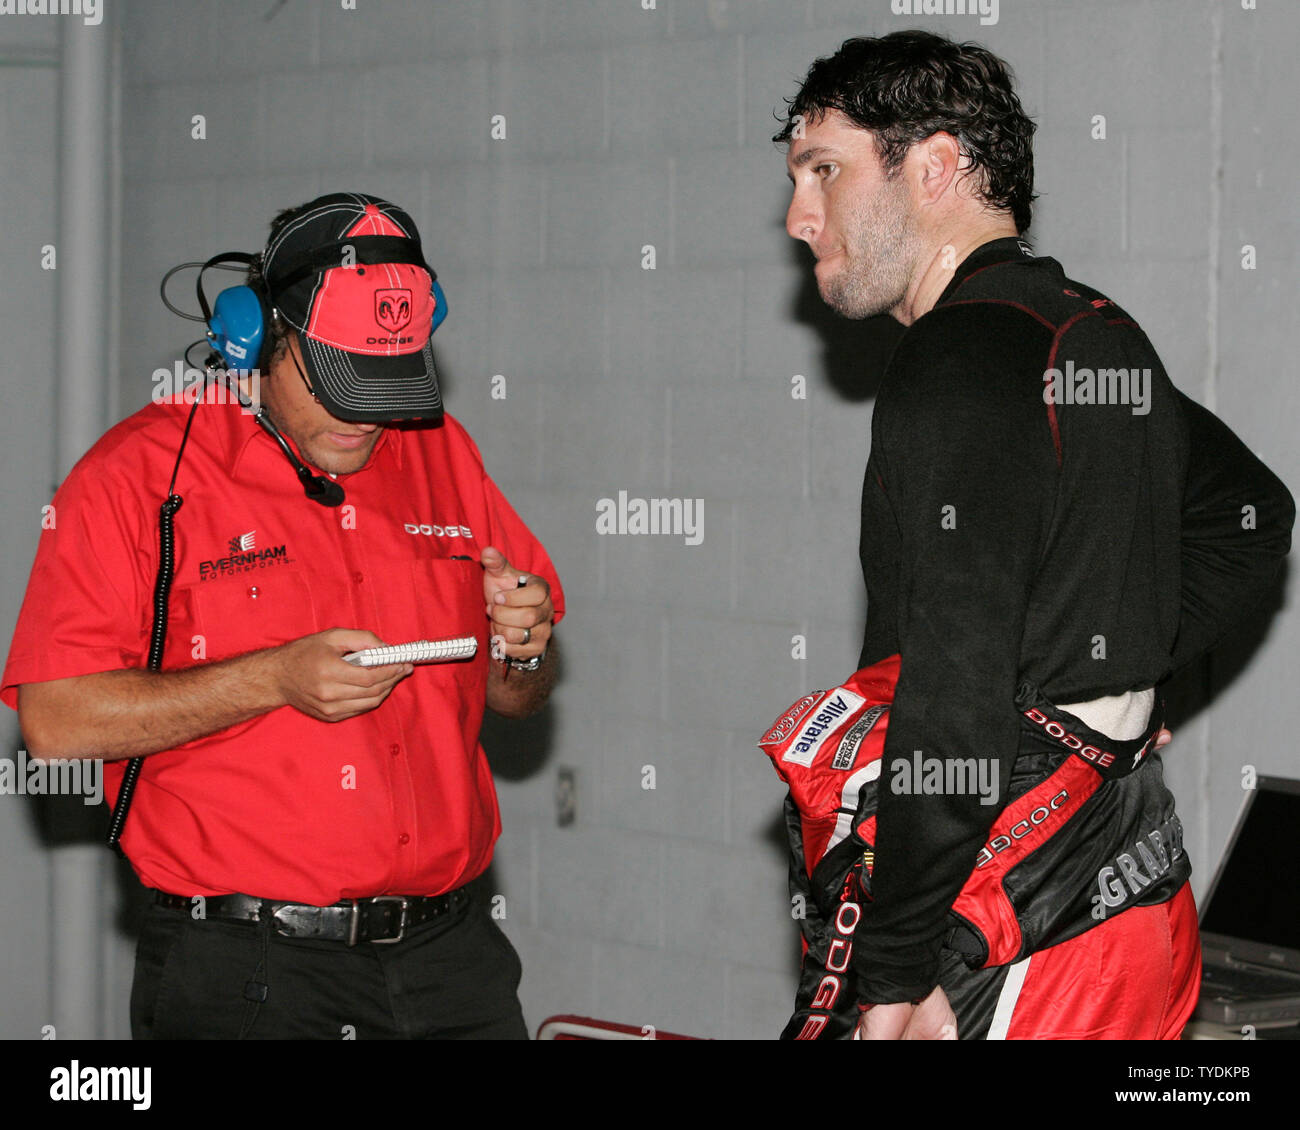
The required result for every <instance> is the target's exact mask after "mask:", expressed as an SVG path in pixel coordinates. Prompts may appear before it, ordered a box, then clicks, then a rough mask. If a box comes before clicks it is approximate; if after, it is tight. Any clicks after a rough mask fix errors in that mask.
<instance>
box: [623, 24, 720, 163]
mask: <svg viewBox="0 0 1300 1130" xmlns="http://www.w3.org/2000/svg"><path fill="white" fill-rule="evenodd" d="M607 58H608V67H609V148H610V151H611V152H612V153H614V154H616V155H617V154H624V153H630V154H638V155H639V154H644V153H662V152H669V153H683V152H685V153H704V152H709V151H712V150H714V149H715V148H717V147H719V146H721V147H723V148H724V149H729V148H731V147H732V146H734V145H736V144H737V142H738V140H739V129H740V123H739V99H740V93H739V85H738V84H739V80H740V47H739V41H738V40H737V39H736V38H734V37H718V38H710V39H703V40H696V41H693V42H692V41H687V42H672V43H647V44H643V45H639V46H637V47H620V48H611V49H610V51H609V52H608V56H607Z"/></svg>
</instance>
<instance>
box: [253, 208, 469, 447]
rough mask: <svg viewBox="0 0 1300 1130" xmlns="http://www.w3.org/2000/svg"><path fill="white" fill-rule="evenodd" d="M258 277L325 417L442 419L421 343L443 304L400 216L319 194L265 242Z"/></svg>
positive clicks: (414, 235)
mask: <svg viewBox="0 0 1300 1130" xmlns="http://www.w3.org/2000/svg"><path fill="white" fill-rule="evenodd" d="M262 273H263V277H264V278H265V279H266V285H267V291H268V294H269V298H270V302H271V305H272V306H273V307H274V308H275V309H276V310H277V311H278V312H279V314H280V316H281V317H282V318H283V319H284V320H285V321H286V322H288V323H289V325H291V326H293V327H294V328H295V329H296V330H298V331H299V333H300V334H301V338H300V341H301V343H302V353H303V360H304V362H305V363H306V366H307V374H308V377H309V378H310V380H311V383H312V387H313V390H314V392H315V393H316V396H317V398H318V399H319V400H320V402H321V404H322V405H324V407H325V409H326V411H328V412H329V413H330V414H331V415H332V416H335V417H337V418H338V419H341V420H357V421H365V422H369V421H378V422H387V421H392V420H414V419H420V420H429V421H433V422H436V421H440V420H441V419H442V395H441V393H440V391H439V389H438V377H437V374H436V373H435V372H434V368H433V352H432V350H431V348H430V345H429V342H430V337H431V335H432V334H433V331H434V330H435V329H436V328H437V327H438V325H439V324H441V322H442V319H443V318H444V317H446V312H447V305H446V299H445V298H444V297H443V294H442V288H441V287H440V286H439V285H438V282H437V275H436V274H435V272H434V270H433V268H432V267H430V266H429V265H428V263H426V262H425V260H424V252H423V249H422V248H421V246H420V233H419V231H418V230H417V229H416V226H415V221H414V220H412V219H411V217H410V216H409V215H408V214H407V213H406V212H404V211H403V210H402V209H401V208H398V207H397V206H396V205H395V204H391V203H389V202H388V201H387V200H380V199H379V198H378V197H374V196H366V195H364V194H362V193H358V192H336V193H331V194H329V195H327V196H321V197H319V198H317V199H316V200H313V201H311V203H310V204H308V205H306V206H305V209H304V210H303V212H302V213H301V215H299V216H297V217H295V218H294V219H293V220H290V221H289V222H288V223H286V224H285V225H284V226H283V227H282V228H281V229H280V230H279V231H278V232H276V234H275V235H274V236H273V237H272V238H271V240H270V242H269V243H268V244H267V245H266V249H265V251H264V252H263V253H262Z"/></svg>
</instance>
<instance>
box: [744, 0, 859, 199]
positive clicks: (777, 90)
mask: <svg viewBox="0 0 1300 1130" xmlns="http://www.w3.org/2000/svg"><path fill="white" fill-rule="evenodd" d="M852 3H853V7H854V9H855V14H854V16H853V18H852V20H850V21H849V24H850V25H851V26H850V27H849V29H848V30H845V29H844V28H842V27H836V28H834V29H833V30H822V29H819V30H816V31H789V32H777V33H775V34H773V33H765V34H759V35H750V36H747V37H746V38H745V63H744V71H745V85H744V92H743V93H744V97H743V101H742V108H743V113H742V121H743V125H744V138H743V143H744V144H745V145H746V146H748V147H752V148H754V149H755V150H756V151H766V152H768V153H771V154H772V155H773V157H774V158H775V159H776V161H777V162H778V169H777V175H778V176H779V177H780V178H781V183H782V184H783V185H786V187H787V188H788V187H789V182H788V181H786V179H785V169H784V166H783V165H781V162H784V160H785V147H784V146H773V145H772V143H771V137H772V135H773V134H775V133H777V132H778V131H779V130H780V129H781V128H782V126H783V125H784V122H785V115H786V99H787V98H793V97H794V96H795V94H796V93H797V92H798V90H799V86H800V84H802V82H803V80H804V78H805V77H807V74H808V68H809V67H811V66H812V65H813V62H814V61H815V60H817V59H819V58H822V57H823V56H826V55H833V54H835V52H836V51H837V50H839V46H840V44H841V43H842V42H843V41H844V40H845V39H847V38H848V37H849V36H851V35H872V34H875V33H874V32H873V31H871V30H870V27H871V25H872V24H873V23H876V22H879V21H878V20H877V19H876V18H875V17H873V16H870V15H868V11H869V10H868V7H867V6H866V5H864V4H862V3H861V0H852ZM815 11H816V5H815V4H814V12H815Z"/></svg>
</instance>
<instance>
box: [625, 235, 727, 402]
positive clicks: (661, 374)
mask: <svg viewBox="0 0 1300 1130" xmlns="http://www.w3.org/2000/svg"><path fill="white" fill-rule="evenodd" d="M655 250H656V256H657V265H656V267H655V269H654V270H653V271H649V270H641V269H640V268H639V267H633V268H631V269H624V270H611V271H610V272H609V275H608V279H609V286H608V288H607V290H606V293H605V309H606V330H605V336H606V341H607V343H608V346H607V352H608V357H609V374H610V378H611V379H613V380H618V381H621V382H624V383H635V384H637V385H645V386H646V387H649V388H654V389H656V390H659V391H661V392H662V390H663V389H664V388H665V387H666V386H668V385H671V384H676V383H678V382H681V383H684V384H704V383H710V384H711V383H713V382H716V381H718V380H720V379H723V378H730V377H734V376H736V375H737V374H738V373H739V371H740V327H741V324H742V309H741V302H742V299H743V294H742V280H741V276H740V272H739V269H737V268H722V269H716V270H713V269H708V268H703V267H685V266H681V265H676V264H674V263H672V262H670V261H669V258H670V257H669V256H668V255H667V250H668V249H667V247H666V245H664V244H657V245H656V249H655Z"/></svg>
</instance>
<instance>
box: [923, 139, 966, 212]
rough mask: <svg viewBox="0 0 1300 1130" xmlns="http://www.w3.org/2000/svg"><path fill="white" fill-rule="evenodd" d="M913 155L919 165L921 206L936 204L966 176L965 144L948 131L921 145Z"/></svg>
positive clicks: (926, 140)
mask: <svg viewBox="0 0 1300 1130" xmlns="http://www.w3.org/2000/svg"><path fill="white" fill-rule="evenodd" d="M913 154H914V155H915V159H916V161H917V163H918V166H919V175H918V176H917V189H918V191H919V193H920V196H921V200H920V203H921V205H922V206H926V205H932V204H936V203H938V202H939V200H940V199H942V197H943V194H944V193H945V192H947V191H948V188H949V186H950V185H952V184H953V182H954V181H956V180H958V179H959V178H960V176H961V175H962V155H961V143H960V142H959V141H958V140H957V139H956V138H955V137H953V135H952V134H950V133H948V132H947V131H946V130H939V131H938V132H937V133H932V134H931V135H930V136H929V137H927V138H925V139H924V140H923V141H919V142H917V143H916V145H915V146H913Z"/></svg>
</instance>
